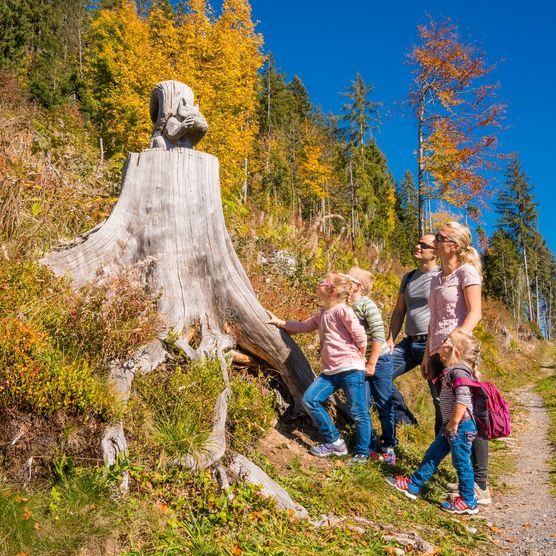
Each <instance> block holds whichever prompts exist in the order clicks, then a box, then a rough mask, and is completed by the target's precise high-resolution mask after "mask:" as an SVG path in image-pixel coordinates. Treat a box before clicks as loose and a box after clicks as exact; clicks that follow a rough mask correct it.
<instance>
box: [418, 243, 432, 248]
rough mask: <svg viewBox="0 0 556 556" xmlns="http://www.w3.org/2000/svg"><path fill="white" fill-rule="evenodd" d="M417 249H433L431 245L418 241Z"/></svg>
mask: <svg viewBox="0 0 556 556" xmlns="http://www.w3.org/2000/svg"><path fill="white" fill-rule="evenodd" d="M417 247H420V248H421V249H434V247H433V246H432V245H429V244H428V243H425V242H424V241H420V242H419V243H417Z"/></svg>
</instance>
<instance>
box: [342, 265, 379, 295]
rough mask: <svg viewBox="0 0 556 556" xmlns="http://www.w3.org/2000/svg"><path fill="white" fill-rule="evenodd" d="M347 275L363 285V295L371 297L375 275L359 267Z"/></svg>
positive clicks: (350, 270) (351, 269)
mask: <svg viewBox="0 0 556 556" xmlns="http://www.w3.org/2000/svg"><path fill="white" fill-rule="evenodd" d="M347 275H348V276H351V277H352V278H355V279H356V280H357V281H358V282H359V283H360V284H361V293H362V294H363V295H369V294H370V293H371V289H372V287H373V275H372V274H371V273H370V272H369V271H368V270H363V269H362V268H359V267H358V266H352V267H351V268H350V269H349V270H348V271H347Z"/></svg>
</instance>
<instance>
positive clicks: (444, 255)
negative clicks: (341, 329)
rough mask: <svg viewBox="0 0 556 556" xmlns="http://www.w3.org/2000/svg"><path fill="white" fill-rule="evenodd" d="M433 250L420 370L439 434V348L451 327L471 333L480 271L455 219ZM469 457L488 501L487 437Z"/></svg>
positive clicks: (478, 489) (477, 315) (480, 497)
mask: <svg viewBox="0 0 556 556" xmlns="http://www.w3.org/2000/svg"><path fill="white" fill-rule="evenodd" d="M434 254H435V255H436V256H437V257H438V260H439V262H440V263H441V266H442V272H440V273H439V274H438V275H436V276H433V278H432V280H431V289H430V295H429V308H430V313H431V316H430V324H429V335H428V340H427V347H426V351H425V357H424V359H423V364H422V366H421V371H422V374H423V377H424V378H426V379H428V381H429V388H430V390H431V394H432V396H433V400H434V405H435V410H436V422H435V433H436V434H438V433H439V432H440V430H441V428H442V414H441V412H440V399H439V395H440V381H435V380H434V379H436V378H437V377H438V376H439V375H440V373H441V372H442V371H443V370H444V364H443V363H442V361H441V359H440V355H439V352H440V348H441V346H442V344H443V343H444V341H445V340H446V338H447V337H448V335H449V334H450V332H452V331H453V330H454V329H456V328H460V329H461V330H463V331H464V332H468V333H472V332H473V330H474V329H475V327H476V326H477V324H478V323H479V321H480V320H481V281H482V274H481V259H480V257H479V253H478V252H477V250H476V249H475V248H473V247H471V232H470V231H469V228H468V227H467V226H463V225H462V224H459V223H458V222H446V224H444V226H443V227H442V229H441V230H440V231H439V232H438V233H437V234H436V235H435V240H434ZM472 461H473V471H474V473H475V483H476V484H475V494H476V497H477V502H478V503H479V504H490V503H491V499H490V491H489V488H488V475H487V474H488V440H486V439H484V438H480V437H477V438H476V439H475V441H474V442H473V450H472Z"/></svg>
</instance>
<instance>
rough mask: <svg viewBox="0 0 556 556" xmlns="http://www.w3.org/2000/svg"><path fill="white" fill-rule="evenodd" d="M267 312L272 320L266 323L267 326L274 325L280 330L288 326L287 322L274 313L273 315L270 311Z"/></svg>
mask: <svg viewBox="0 0 556 556" xmlns="http://www.w3.org/2000/svg"><path fill="white" fill-rule="evenodd" d="M266 312H267V313H268V316H269V317H270V319H269V320H267V321H266V324H272V325H273V326H277V327H278V328H282V327H283V326H284V325H285V324H286V321H285V320H282V319H279V318H278V317H277V316H276V315H275V314H274V313H271V312H270V311H269V310H267V311H266Z"/></svg>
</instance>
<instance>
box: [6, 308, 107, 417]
mask: <svg viewBox="0 0 556 556" xmlns="http://www.w3.org/2000/svg"><path fill="white" fill-rule="evenodd" d="M113 407H114V403H113V400H112V399H111V396H110V395H109V393H108V388H107V385H106V384H105V383H104V382H102V381H101V380H100V379H99V378H98V377H97V376H95V374H94V370H93V369H92V368H91V367H90V366H89V365H88V364H87V362H86V361H81V362H78V361H71V360H70V361H67V360H65V359H64V357H63V355H62V354H61V353H60V352H59V351H57V350H56V348H55V347H54V346H53V345H52V343H51V342H50V339H49V338H48V336H47V335H46V334H45V333H43V332H40V331H38V330H37V329H36V328H35V327H34V325H33V324H31V323H25V322H23V321H21V320H19V319H17V318H12V317H6V318H3V319H0V408H1V409H9V408H17V409H19V410H23V411H27V412H29V413H32V414H34V415H50V414H52V413H54V412H56V411H62V410H63V411H65V412H67V413H70V414H76V413H86V412H91V411H92V412H94V413H96V414H98V415H100V416H102V417H105V418H106V417H108V416H109V415H110V414H111V412H112V408H113Z"/></svg>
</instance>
